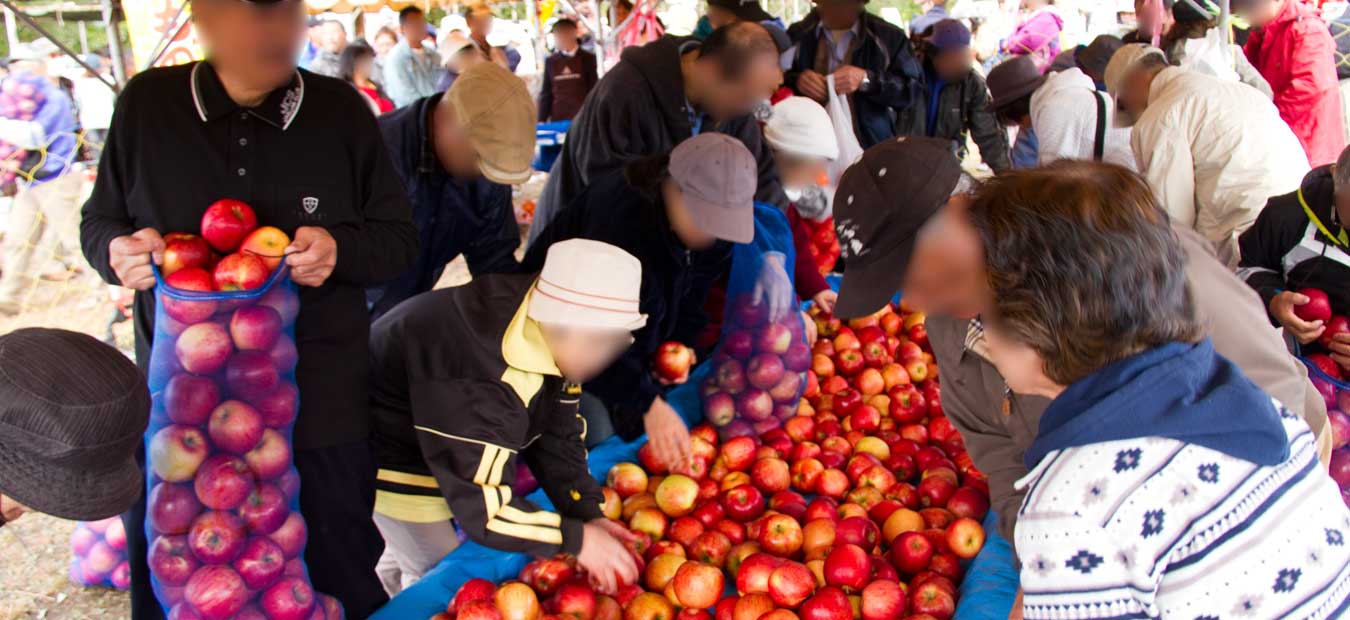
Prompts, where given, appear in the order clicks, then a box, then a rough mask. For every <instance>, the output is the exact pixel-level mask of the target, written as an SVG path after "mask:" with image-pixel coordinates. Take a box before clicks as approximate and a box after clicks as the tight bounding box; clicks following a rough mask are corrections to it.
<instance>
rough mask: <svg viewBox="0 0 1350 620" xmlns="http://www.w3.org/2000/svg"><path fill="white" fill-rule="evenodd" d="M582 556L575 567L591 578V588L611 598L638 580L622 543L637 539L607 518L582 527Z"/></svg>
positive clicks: (635, 566)
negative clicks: (622, 587) (579, 567)
mask: <svg viewBox="0 0 1350 620" xmlns="http://www.w3.org/2000/svg"><path fill="white" fill-rule="evenodd" d="M581 531H582V534H581V553H578V554H577V564H578V565H579V566H581V568H582V569H583V570H585V571H586V574H587V575H589V576H590V581H591V585H592V586H594V587H595V589H596V590H599V591H600V592H601V593H602V594H609V595H612V594H614V593H616V592H618V591H619V588H620V587H621V586H626V585H628V584H630V583H633V582H635V581H637V578H638V567H637V561H635V560H634V559H633V555H632V554H631V553H629V552H628V548H627V547H625V546H624V543H625V542H634V541H636V540H637V536H635V535H634V534H633V533H632V532H629V531H628V530H627V529H626V528H624V527H623V526H622V525H619V524H618V523H615V522H613V521H610V520H609V519H603V518H602V519H595V520H593V521H589V522H587V523H586V525H584V526H583V527H582V530H581Z"/></svg>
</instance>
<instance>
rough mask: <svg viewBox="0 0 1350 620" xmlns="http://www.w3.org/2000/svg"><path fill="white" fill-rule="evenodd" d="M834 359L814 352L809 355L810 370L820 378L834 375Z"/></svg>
mask: <svg viewBox="0 0 1350 620" xmlns="http://www.w3.org/2000/svg"><path fill="white" fill-rule="evenodd" d="M834 371H835V368H834V360H833V359H831V358H830V357H829V356H826V355H821V354H819V353H816V354H814V355H812V356H811V372H813V373H815V375H816V376H817V377H819V378H821V379H829V378H832V377H834Z"/></svg>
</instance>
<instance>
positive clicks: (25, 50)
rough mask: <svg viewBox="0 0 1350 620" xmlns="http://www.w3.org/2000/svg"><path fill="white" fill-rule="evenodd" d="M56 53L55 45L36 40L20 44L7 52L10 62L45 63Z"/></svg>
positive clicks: (44, 40) (45, 40)
mask: <svg viewBox="0 0 1350 620" xmlns="http://www.w3.org/2000/svg"><path fill="white" fill-rule="evenodd" d="M54 52H56V45H55V44H54V43H52V42H51V41H48V40H47V39H38V40H36V41H33V42H31V43H20V44H18V45H15V46H14V49H12V50H10V51H9V59H10V60H11V61H24V60H29V61H46V60H47V59H48V58H49V57H51V55H52V54H53V53H54Z"/></svg>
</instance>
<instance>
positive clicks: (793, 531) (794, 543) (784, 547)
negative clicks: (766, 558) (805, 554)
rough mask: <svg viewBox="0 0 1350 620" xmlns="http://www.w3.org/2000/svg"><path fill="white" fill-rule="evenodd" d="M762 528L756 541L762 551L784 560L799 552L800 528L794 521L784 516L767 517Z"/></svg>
mask: <svg viewBox="0 0 1350 620" xmlns="http://www.w3.org/2000/svg"><path fill="white" fill-rule="evenodd" d="M763 526H764V527H763V530H762V531H761V532H760V534H759V538H758V540H759V546H760V548H762V549H764V551H766V552H768V553H771V554H773V555H776V556H779V557H785V558H786V557H792V556H794V555H796V554H797V552H798V551H800V550H801V548H802V541H803V534H802V526H801V525H800V524H798V523H797V520H796V519H794V518H792V517H790V516H788V515H785V514H774V515H769V516H768V517H766V518H765V519H764V524H763Z"/></svg>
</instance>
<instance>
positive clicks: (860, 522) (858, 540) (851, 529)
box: [835, 517, 881, 551]
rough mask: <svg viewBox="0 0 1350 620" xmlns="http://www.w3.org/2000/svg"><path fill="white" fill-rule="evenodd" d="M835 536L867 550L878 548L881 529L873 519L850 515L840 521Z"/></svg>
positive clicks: (846, 542) (842, 541) (843, 541)
mask: <svg viewBox="0 0 1350 620" xmlns="http://www.w3.org/2000/svg"><path fill="white" fill-rule="evenodd" d="M835 537H836V539H837V540H838V541H839V542H841V543H844V544H848V545H854V546H857V547H861V548H862V549H863V550H864V551H866V550H871V549H875V548H876V546H877V541H878V540H879V539H880V538H881V531H880V530H879V529H878V528H877V524H875V523H873V522H872V520H871V519H868V518H866V517H849V518H847V519H844V520H843V521H840V522H839V526H838V531H837V532H836V534H835Z"/></svg>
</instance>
